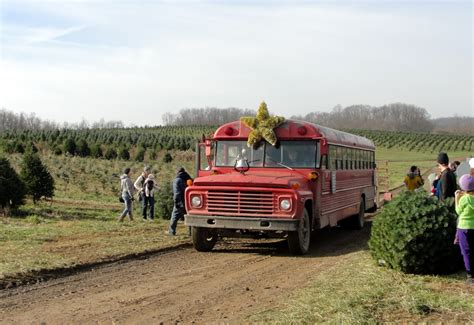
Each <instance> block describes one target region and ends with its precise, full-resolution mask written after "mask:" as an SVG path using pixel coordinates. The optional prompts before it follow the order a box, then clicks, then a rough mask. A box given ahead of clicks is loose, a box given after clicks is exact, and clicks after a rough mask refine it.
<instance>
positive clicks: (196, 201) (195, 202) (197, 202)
mask: <svg viewBox="0 0 474 325" xmlns="http://www.w3.org/2000/svg"><path fill="white" fill-rule="evenodd" d="M201 205H202V199H201V196H200V195H192V196H191V206H192V207H194V208H200V207H201Z"/></svg>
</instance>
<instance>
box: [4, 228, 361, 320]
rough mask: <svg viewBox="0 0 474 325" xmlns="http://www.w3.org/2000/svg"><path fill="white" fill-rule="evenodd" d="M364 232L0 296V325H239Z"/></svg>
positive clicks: (116, 269)
mask: <svg viewBox="0 0 474 325" xmlns="http://www.w3.org/2000/svg"><path fill="white" fill-rule="evenodd" d="M368 237H369V227H366V228H365V229H364V230H361V231H355V230H345V229H340V228H333V229H326V230H323V231H319V232H317V233H316V234H315V239H314V241H313V243H312V247H311V251H310V254H309V255H307V256H304V257H293V256H290V255H288V249H287V246H286V242H285V241H275V240H274V241H245V242H242V241H237V240H232V241H227V242H223V243H220V244H218V245H217V246H216V248H215V250H214V251H213V252H211V253H199V252H196V251H194V249H193V248H191V247H189V248H181V249H177V250H174V251H169V252H166V253H160V254H156V255H153V256H149V257H147V258H145V259H141V260H133V261H122V262H115V263H112V264H110V265H106V266H101V267H99V268H95V269H91V270H88V271H85V272H80V273H78V274H75V275H72V276H68V277H63V278H58V279H54V280H50V281H47V282H44V283H38V284H34V285H28V286H22V287H18V288H14V289H4V290H1V291H0V320H1V321H0V322H1V323H2V324H5V323H6V324H19V323H21V324H24V323H35V324H40V323H45V324H64V323H96V322H99V323H115V324H120V323H131V322H133V323H157V324H159V323H164V324H170V323H171V324H175V323H185V324H189V323H198V324H201V323H208V322H239V321H242V320H243V319H244V318H245V317H246V316H248V315H251V314H254V313H256V312H258V311H261V310H265V309H268V308H270V307H273V306H275V304H284V302H285V300H286V299H287V298H288V297H289V296H290V295H291V294H292V293H293V292H295V290H297V289H298V288H301V287H304V286H305V284H307V282H308V281H309V280H310V279H311V277H312V276H313V275H315V274H317V273H318V271H320V270H323V269H326V268H328V267H331V266H333V265H335V264H337V263H338V262H339V261H341V260H342V259H344V258H345V256H344V255H345V254H347V253H349V252H353V251H358V250H361V249H366V243H367V240H368Z"/></svg>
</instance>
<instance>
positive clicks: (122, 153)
mask: <svg viewBox="0 0 474 325" xmlns="http://www.w3.org/2000/svg"><path fill="white" fill-rule="evenodd" d="M118 156H119V158H120V159H122V160H130V152H129V151H128V149H127V148H125V147H122V148H120V150H119V153H118Z"/></svg>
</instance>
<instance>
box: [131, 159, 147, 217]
mask: <svg viewBox="0 0 474 325" xmlns="http://www.w3.org/2000/svg"><path fill="white" fill-rule="evenodd" d="M150 172H151V167H150V166H145V167H144V168H143V173H141V174H140V176H138V178H137V180H136V181H135V183H134V184H133V186H134V187H135V189H136V190H137V192H138V201H139V202H140V203H141V205H142V217H143V221H146V210H147V207H148V206H147V202H146V201H145V186H144V185H145V180H146V179H147V177H148V175H149V174H150Z"/></svg>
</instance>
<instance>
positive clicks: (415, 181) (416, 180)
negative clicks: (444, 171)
mask: <svg viewBox="0 0 474 325" xmlns="http://www.w3.org/2000/svg"><path fill="white" fill-rule="evenodd" d="M403 182H404V183H405V185H406V186H407V189H408V190H409V191H414V190H415V189H417V188H418V187H420V186H422V185H423V179H422V178H421V177H420V176H419V175H418V173H408V175H407V176H405V180H404V181H403Z"/></svg>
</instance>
